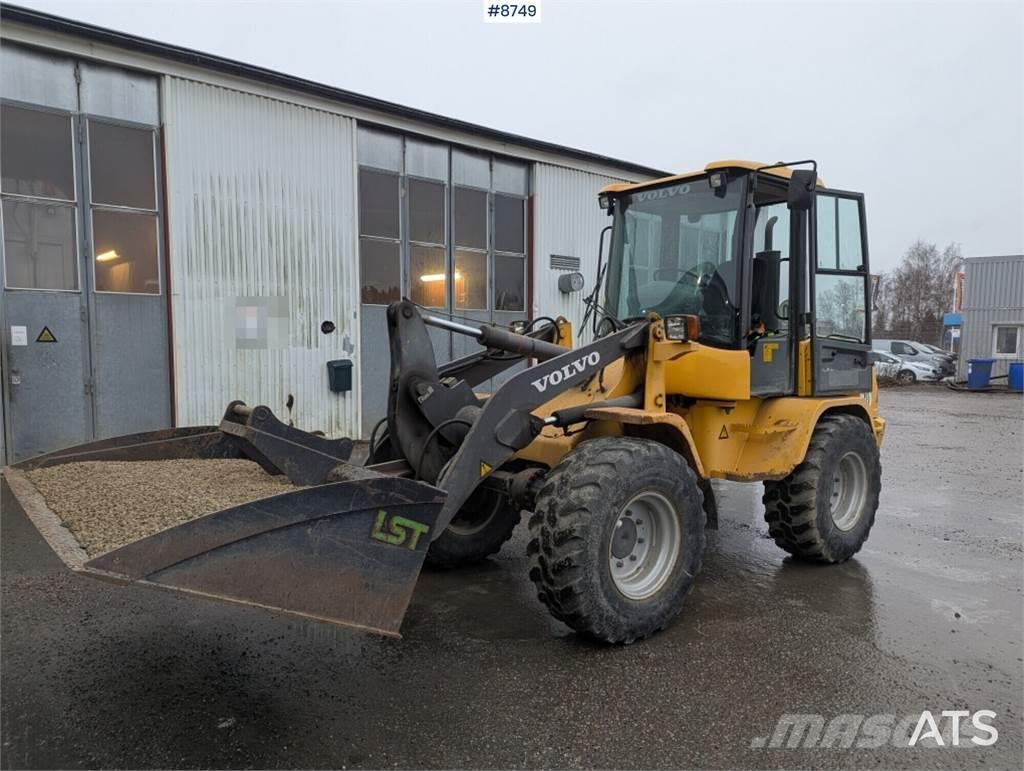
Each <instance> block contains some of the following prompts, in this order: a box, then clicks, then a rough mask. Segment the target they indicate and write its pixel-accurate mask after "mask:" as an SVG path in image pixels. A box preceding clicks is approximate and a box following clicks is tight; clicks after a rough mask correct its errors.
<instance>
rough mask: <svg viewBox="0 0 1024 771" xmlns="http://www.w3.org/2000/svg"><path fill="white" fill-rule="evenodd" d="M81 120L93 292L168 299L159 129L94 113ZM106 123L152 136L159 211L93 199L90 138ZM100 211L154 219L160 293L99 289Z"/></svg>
mask: <svg viewBox="0 0 1024 771" xmlns="http://www.w3.org/2000/svg"><path fill="white" fill-rule="evenodd" d="M81 120H82V121H83V122H84V126H83V128H82V131H83V136H84V145H83V147H82V162H83V164H84V165H85V169H86V175H85V177H86V178H87V179H88V184H85V183H84V181H83V191H84V196H83V206H84V207H85V208H86V210H87V213H88V223H89V232H88V234H87V236H86V238H87V250H86V256H87V257H88V259H89V271H90V278H91V280H92V291H93V292H94V293H96V294H103V295H127V296H130V297H162V296H163V295H164V289H165V284H166V277H165V276H164V265H163V262H164V259H163V258H164V254H163V237H164V231H163V227H164V226H163V218H162V217H161V216H160V211H161V204H162V203H163V202H162V200H161V196H162V187H163V184H162V179H161V175H160V163H159V160H158V158H157V144H156V142H157V131H158V129H157V127H155V126H151V125H149V124H146V123H137V122H134V121H127V120H117V119H114V118H107V117H104V116H98V115H92V114H90V113H82V114H81ZM94 121H95V122H96V123H104V124H108V125H114V126H121V127H124V128H133V129H138V130H142V131H148V132H149V134H150V141H151V143H152V146H153V185H154V187H155V190H154V191H153V203H154V205H155V206H156V208H155V209H143V208H137V207H134V206H121V205H116V204H105V203H96V202H94V201H93V199H92V140H91V136H90V130H91V125H92V123H93V122H94ZM97 209H99V210H100V211H109V212H114V213H121V214H133V215H136V216H150V217H152V218H153V219H154V220H155V222H156V275H157V284H158V291H156V292H114V291H111V290H109V289H98V288H97V287H98V284H97V282H96V242H95V238H94V236H95V227H94V223H93V212H94V211H95V210H97Z"/></svg>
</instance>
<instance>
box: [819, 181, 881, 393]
mask: <svg viewBox="0 0 1024 771" xmlns="http://www.w3.org/2000/svg"><path fill="white" fill-rule="evenodd" d="M810 251H811V266H812V270H811V271H809V272H810V298H811V321H812V324H811V355H812V392H813V393H814V394H815V395H826V394H836V393H844V394H851V393H862V392H866V391H870V390H871V362H870V359H869V353H870V351H871V315H870V313H869V312H868V309H869V308H870V307H871V305H870V303H869V298H868V293H869V287H870V282H869V279H870V276H871V271H870V265H869V262H868V249H867V226H866V221H865V217H864V196H863V195H861V194H859V193H848V192H843V191H838V190H820V191H818V192H817V194H816V195H815V200H814V211H813V216H812V217H811V250H810Z"/></svg>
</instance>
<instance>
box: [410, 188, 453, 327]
mask: <svg viewBox="0 0 1024 771" xmlns="http://www.w3.org/2000/svg"><path fill="white" fill-rule="evenodd" d="M410 182H426V183H428V184H431V185H441V187H442V188H444V191H443V193H442V196H441V198H442V201H443V202H444V225H443V227H442V228H441V233H442V234H443V235H444V239H445V240H444V243H435V242H433V241H416V240H414V239H413V237H412V196H411V195H410V194H409V183H410ZM450 188H451V184H450V183H449V181H448V180H440V179H435V178H433V177H424V176H421V175H419V174H407V173H405V172H403V173H402V175H401V184H400V185H399V190H400V191H401V197H402V200H403V206H402V209H401V211H400V212H399V214H400V217H399V220H400V221H404V222H405V224H406V227H405V229H404V235H405V238H404V239H403V243H404V245H405V250H404V251H405V257H404V259H403V260H402V269H403V271H405V272H406V274H407V275H406V284H405V293H404V295H405V296H406V297H408V298H409V299H410V300H412V288H413V281H414V278H413V275H412V250H413V247H416V246H419V247H423V248H425V249H440V250H441V253H442V256H443V260H442V262H443V264H444V276H445V278H444V305H425V306H424V307H425V308H430V309H431V310H437V311H443V312H445V313H450V312H451V308H452V300H453V299H454V298H453V296H452V292H453V290H454V284H455V268H454V266H453V262H454V257H453V255H452V253H451V250H450V249H449V243H448V242H449V241H450V240H451V200H450V199H451V189H450ZM449 277H450V278H451V279H452V280H451V281H448V279H449ZM412 301H413V302H414V303H415V302H416V301H415V300H412ZM417 304H419V303H417Z"/></svg>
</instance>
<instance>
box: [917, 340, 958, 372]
mask: <svg viewBox="0 0 1024 771" xmlns="http://www.w3.org/2000/svg"><path fill="white" fill-rule="evenodd" d="M924 347H925V348H927V349H928V350H929V351H931V352H932V353H934V354H935V355H936V356H941V357H942V358H944V359H946V360H947V361H948V362H949V363H950V364H952V365H954V366H956V354H955V353H953V352H952V351H947V350H946V349H945V348H940V347H939V346H937V345H929V344H928V343H925V344H924Z"/></svg>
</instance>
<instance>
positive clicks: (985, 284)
mask: <svg viewBox="0 0 1024 771" xmlns="http://www.w3.org/2000/svg"><path fill="white" fill-rule="evenodd" d="M964 272H965V275H964V299H963V308H962V310H961V313H962V315H963V324H962V332H961V338H960V359H959V363H958V368H957V379H958V380H966V379H967V362H968V360H969V359H989V358H992V357H993V343H994V335H995V328H996V326H1002V325H1008V326H1018V325H1020V327H1021V331H1019V332H1018V336H1020V335H1021V334H1022V332H1024V255H1008V256H1005V257H981V258H973V259H969V260H967V261H966V265H965V271H964ZM1017 345H1018V350H1020V349H1021V347H1022V346H1024V342H1022V341H1020V340H1018V343H1017ZM1013 360H1014V359H1013V358H997V359H996V361H995V363H994V364H993V365H992V375H993V376H995V375H1000V376H1005V375H1006V373H1007V372H1008V371H1009V366H1008V365H1009V362H1010V361H1013Z"/></svg>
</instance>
